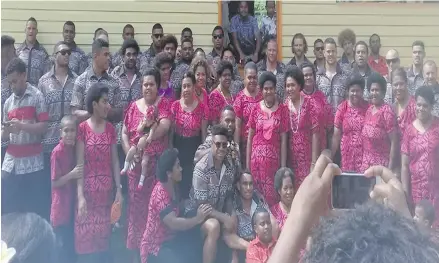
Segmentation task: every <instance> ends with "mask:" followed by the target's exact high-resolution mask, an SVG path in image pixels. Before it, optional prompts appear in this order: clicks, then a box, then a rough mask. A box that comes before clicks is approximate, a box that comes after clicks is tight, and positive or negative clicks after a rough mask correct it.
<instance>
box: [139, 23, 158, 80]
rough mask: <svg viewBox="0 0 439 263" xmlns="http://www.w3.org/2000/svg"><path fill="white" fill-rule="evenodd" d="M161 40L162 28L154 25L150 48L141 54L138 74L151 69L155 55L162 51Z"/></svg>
mask: <svg viewBox="0 0 439 263" xmlns="http://www.w3.org/2000/svg"><path fill="white" fill-rule="evenodd" d="M162 38H163V27H162V25H161V24H159V23H157V24H154V26H153V27H152V33H151V39H152V43H151V46H150V47H149V48H148V49H147V50H146V51H145V52H143V54H142V55H143V56H142V57H143V58H142V61H141V65H140V72H144V71H145V70H146V69H147V68H149V67H152V64H153V60H154V58H155V55H157V54H158V53H160V52H161V51H162V49H161V42H160V41H161V39H162Z"/></svg>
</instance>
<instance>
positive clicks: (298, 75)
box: [285, 66, 305, 91]
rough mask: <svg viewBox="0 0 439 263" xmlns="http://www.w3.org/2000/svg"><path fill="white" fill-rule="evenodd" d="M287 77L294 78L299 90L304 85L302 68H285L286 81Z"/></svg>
mask: <svg viewBox="0 0 439 263" xmlns="http://www.w3.org/2000/svg"><path fill="white" fill-rule="evenodd" d="M287 78H292V79H294V80H295V81H296V82H297V84H298V85H299V87H300V90H301V91H302V90H303V88H304V87H305V77H304V76H303V72H302V70H301V69H299V68H298V67H297V66H292V67H288V68H287V70H286V71H285V81H287Z"/></svg>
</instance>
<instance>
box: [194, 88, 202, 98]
mask: <svg viewBox="0 0 439 263" xmlns="http://www.w3.org/2000/svg"><path fill="white" fill-rule="evenodd" d="M195 94H196V95H197V97H200V96H201V90H200V91H198V90H197V89H195Z"/></svg>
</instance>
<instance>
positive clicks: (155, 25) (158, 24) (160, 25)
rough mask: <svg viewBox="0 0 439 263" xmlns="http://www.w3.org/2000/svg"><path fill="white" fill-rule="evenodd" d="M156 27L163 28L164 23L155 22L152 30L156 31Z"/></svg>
mask: <svg viewBox="0 0 439 263" xmlns="http://www.w3.org/2000/svg"><path fill="white" fill-rule="evenodd" d="M156 29H161V30H163V27H162V24H160V23H155V24H154V25H153V26H152V31H154V30H156Z"/></svg>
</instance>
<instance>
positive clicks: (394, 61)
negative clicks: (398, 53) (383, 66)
mask: <svg viewBox="0 0 439 263" xmlns="http://www.w3.org/2000/svg"><path fill="white" fill-rule="evenodd" d="M397 62H399V58H391V59H386V63H387V64H390V63H397Z"/></svg>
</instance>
